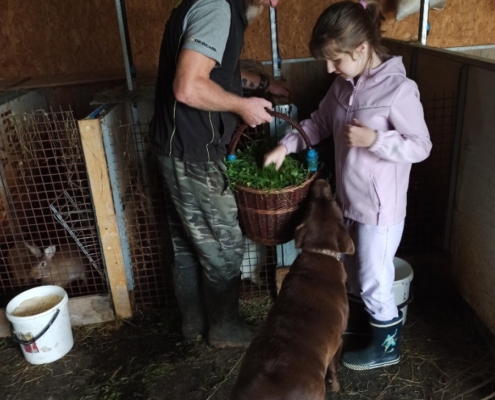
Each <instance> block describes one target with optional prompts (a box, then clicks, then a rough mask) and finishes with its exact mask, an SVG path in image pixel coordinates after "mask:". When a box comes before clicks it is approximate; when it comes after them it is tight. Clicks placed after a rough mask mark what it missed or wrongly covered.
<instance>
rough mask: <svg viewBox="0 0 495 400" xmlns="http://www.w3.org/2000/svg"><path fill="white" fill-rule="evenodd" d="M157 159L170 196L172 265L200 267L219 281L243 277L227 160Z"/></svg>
mask: <svg viewBox="0 0 495 400" xmlns="http://www.w3.org/2000/svg"><path fill="white" fill-rule="evenodd" d="M158 160H159V164H160V169H161V173H162V175H163V177H164V179H165V184H166V190H167V191H168V194H169V196H170V199H169V200H170V201H169V207H168V208H167V217H168V221H169V225H170V232H171V236H172V243H173V248H174V253H175V254H174V268H176V269H177V268H179V269H182V270H183V269H189V268H194V269H199V270H201V269H202V274H203V277H204V278H206V279H208V280H209V281H211V282H219V283H220V282H222V283H223V282H226V281H230V280H231V279H232V278H235V277H238V276H240V266H241V263H242V257H243V253H244V238H243V235H242V232H241V229H240V227H239V222H238V220H237V205H236V202H235V198H234V194H233V193H232V191H231V190H230V188H229V187H228V178H227V176H226V174H225V170H226V167H225V165H224V164H223V162H222V161H217V162H183V161H180V160H178V159H174V158H170V157H164V156H158ZM199 266H201V267H202V268H199Z"/></svg>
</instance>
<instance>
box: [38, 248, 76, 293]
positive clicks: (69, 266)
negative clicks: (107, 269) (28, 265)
mask: <svg viewBox="0 0 495 400" xmlns="http://www.w3.org/2000/svg"><path fill="white" fill-rule="evenodd" d="M38 251H40V250H39V249H38ZM40 252H41V251H40ZM33 254H34V252H33ZM29 277H30V278H31V279H41V283H43V284H44V285H56V286H61V287H64V288H66V287H68V286H70V284H71V283H72V281H75V280H79V279H80V280H82V281H84V283H86V267H85V265H84V262H83V259H82V257H81V252H80V251H79V247H77V246H76V245H67V246H61V247H60V249H59V250H58V251H57V247H56V246H48V247H47V248H46V249H45V251H44V254H43V255H42V256H41V258H40V259H39V260H38V261H37V262H36V263H34V264H33V265H32V269H31V272H30V273H29Z"/></svg>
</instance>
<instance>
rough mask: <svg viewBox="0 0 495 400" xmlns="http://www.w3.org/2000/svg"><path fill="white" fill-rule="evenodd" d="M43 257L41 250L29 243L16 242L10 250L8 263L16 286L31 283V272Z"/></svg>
mask: <svg viewBox="0 0 495 400" xmlns="http://www.w3.org/2000/svg"><path fill="white" fill-rule="evenodd" d="M42 256H43V253H42V252H41V250H40V249H39V248H38V247H36V246H32V245H30V244H29V243H27V242H16V243H15V244H14V246H12V247H11V248H10V250H9V254H8V256H7V263H8V265H9V267H10V270H11V271H12V272H13V274H14V284H15V283H17V285H23V284H26V283H28V281H29V272H30V270H31V268H32V266H33V264H35V263H36V262H38V261H39V260H40V258H41V257H42Z"/></svg>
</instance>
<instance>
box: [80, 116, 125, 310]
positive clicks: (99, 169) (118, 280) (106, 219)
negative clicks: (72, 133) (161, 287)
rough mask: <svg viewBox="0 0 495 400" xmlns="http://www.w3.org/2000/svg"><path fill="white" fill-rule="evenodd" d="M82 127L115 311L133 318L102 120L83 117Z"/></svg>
mask: <svg viewBox="0 0 495 400" xmlns="http://www.w3.org/2000/svg"><path fill="white" fill-rule="evenodd" d="M79 130H80V132H81V140H82V146H83V151H84V157H85V159H86V169H87V171H88V177H89V182H90V187H91V194H92V197H93V204H94V208H95V212H96V221H97V224H98V230H99V234H100V240H101V243H102V247H103V249H102V250H103V257H104V258H105V265H106V271H107V276H108V281H109V285H110V290H111V293H112V299H113V304H114V307H115V312H116V314H117V316H119V317H120V318H130V317H132V306H131V298H130V294H129V290H128V287H127V278H126V273H125V268H124V259H123V253H122V248H121V245H120V237H119V230H118V226H117V219H116V215H115V208H114V203H113V198H112V191H111V186H110V179H109V176H108V166H107V161H106V157H105V149H104V146H103V136H102V130H101V124H100V119H84V120H80V121H79Z"/></svg>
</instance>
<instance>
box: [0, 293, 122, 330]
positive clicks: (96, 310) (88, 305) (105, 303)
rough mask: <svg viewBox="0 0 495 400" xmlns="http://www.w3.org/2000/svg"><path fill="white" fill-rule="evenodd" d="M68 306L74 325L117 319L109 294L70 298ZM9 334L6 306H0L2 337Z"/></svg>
mask: <svg viewBox="0 0 495 400" xmlns="http://www.w3.org/2000/svg"><path fill="white" fill-rule="evenodd" d="M68 308H69V315H70V323H71V325H72V326H80V325H90V324H100V323H102V322H107V321H112V320H114V319H115V314H114V312H113V309H112V305H111V301H110V295H109V294H105V295H91V296H83V297H75V298H73V299H69V303H68ZM9 336H10V322H9V320H8V319H7V316H6V315H5V308H0V337H9Z"/></svg>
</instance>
